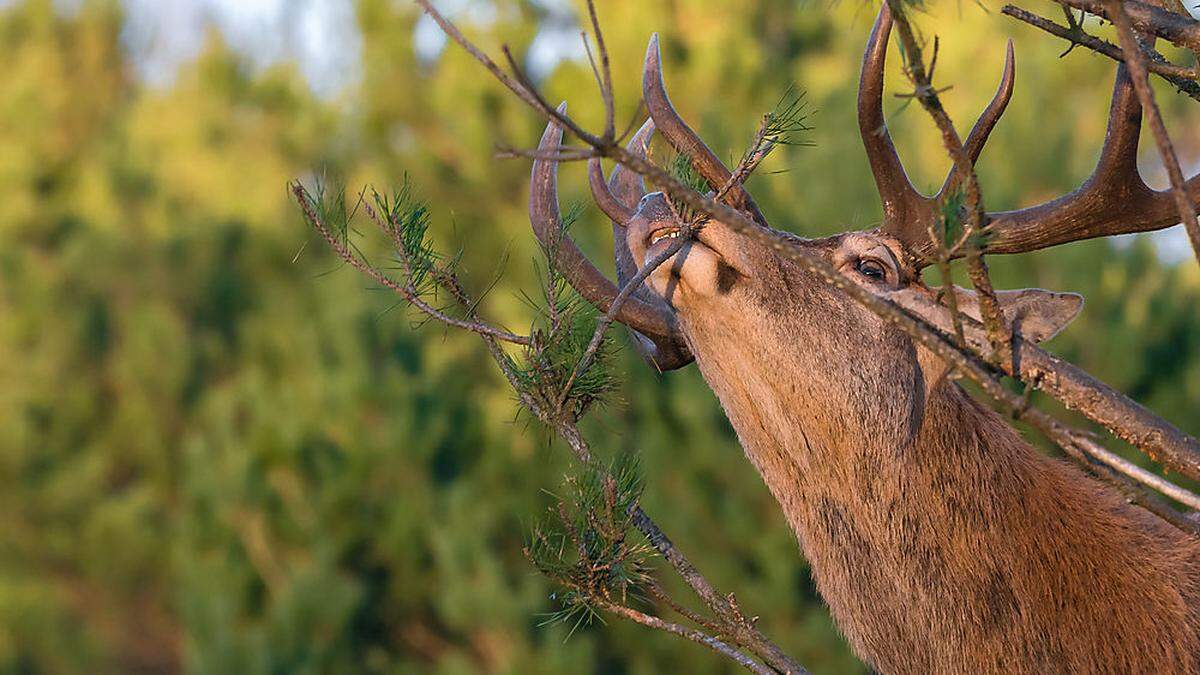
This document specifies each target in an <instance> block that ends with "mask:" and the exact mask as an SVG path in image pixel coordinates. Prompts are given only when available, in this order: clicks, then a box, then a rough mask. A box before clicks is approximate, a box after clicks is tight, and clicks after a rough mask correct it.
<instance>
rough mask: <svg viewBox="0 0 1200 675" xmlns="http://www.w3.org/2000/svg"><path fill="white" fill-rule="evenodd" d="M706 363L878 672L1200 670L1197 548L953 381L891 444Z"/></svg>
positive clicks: (827, 595)
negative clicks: (1033, 442) (1039, 445)
mask: <svg viewBox="0 0 1200 675" xmlns="http://www.w3.org/2000/svg"><path fill="white" fill-rule="evenodd" d="M700 365H701V368H702V370H704V372H705V377H706V378H707V379H708V380H709V382H710V385H713V387H714V390H715V391H716V392H717V394H718V396H719V398H720V399H721V402H722V405H723V406H724V407H725V410H726V412H727V414H728V415H729V418H730V421H731V422H732V424H733V426H734V428H735V429H736V430H737V433H738V436H739V439H740V441H741V443H742V446H743V448H744V450H745V452H746V455H747V457H748V458H749V459H750V460H751V462H752V463H754V465H755V466H756V468H757V469H758V471H759V473H760V474H761V475H762V477H763V480H764V481H765V482H766V484H767V486H768V488H769V489H770V490H771V492H772V493H773V494H774V496H775V498H776V499H777V500H778V501H779V503H780V505H781V506H782V508H783V510H784V512H785V514H786V516H787V519H788V521H789V522H790V524H791V526H792V529H793V530H794V531H795V533H796V536H797V539H798V541H799V543H800V546H801V548H802V550H803V552H804V554H805V556H806V557H807V558H808V560H809V563H810V565H811V567H812V571H813V575H814V577H815V580H816V584H817V588H818V589H819V591H820V592H821V595H822V597H823V598H824V599H825V601H826V602H827V603H828V604H829V607H830V611H831V612H832V614H833V616H834V619H835V620H836V621H837V623H838V625H839V628H840V629H841V630H842V631H843V633H845V635H846V636H847V638H848V639H849V640H850V642H851V644H852V645H853V646H854V647H855V650H856V651H857V652H858V654H859V655H860V656H861V657H863V658H864V659H865V660H867V661H868V662H869V663H870V664H871V665H872V666H873V667H875V668H876V669H877V670H879V671H881V672H1045V671H1056V672H1057V671H1065V672H1098V671H1118V672H1193V671H1196V670H1197V669H1200V616H1198V614H1197V611H1198V610H1200V562H1198V561H1200V555H1198V548H1197V545H1196V543H1195V541H1193V540H1192V539H1190V538H1188V537H1186V536H1184V535H1183V534H1182V533H1180V532H1178V531H1177V530H1175V529H1173V528H1171V527H1169V526H1167V525H1165V524H1164V523H1162V522H1160V521H1159V520H1158V519H1157V518H1155V517H1153V516H1150V515H1149V514H1148V513H1146V512H1144V511H1142V510H1141V509H1138V508H1136V507H1132V506H1129V505H1127V504H1125V503H1124V502H1123V501H1122V500H1121V499H1120V498H1119V497H1118V496H1117V495H1116V494H1115V493H1114V492H1112V491H1111V490H1109V489H1108V488H1106V487H1104V486H1101V485H1099V484H1098V483H1096V482H1094V481H1093V480H1091V479H1090V478H1087V477H1085V476H1084V475H1082V473H1081V472H1080V471H1078V470H1077V469H1076V468H1074V467H1073V466H1070V465H1067V464H1065V463H1063V462H1060V461H1058V460H1053V459H1050V458H1047V457H1044V456H1043V455H1041V454H1039V453H1038V452H1037V451H1035V450H1034V449H1033V448H1032V447H1030V446H1029V445H1028V444H1027V443H1025V442H1024V441H1023V440H1022V439H1021V438H1020V437H1019V436H1018V435H1017V434H1016V433H1015V432H1014V431H1013V430H1012V429H1011V428H1010V427H1009V426H1008V424H1006V423H1005V422H1004V420H1002V419H1001V418H1000V417H999V416H998V415H997V414H996V413H994V412H993V411H991V410H990V409H988V408H986V407H984V406H982V405H980V404H979V403H977V402H976V401H974V400H973V399H972V398H971V397H970V396H969V395H967V394H966V393H965V392H964V391H963V390H962V389H961V388H959V387H958V386H957V385H956V384H954V383H952V382H947V381H943V382H942V383H940V384H939V385H938V386H936V387H935V388H934V389H933V390H932V391H931V392H930V394H929V397H928V400H927V401H926V403H925V414H924V417H923V419H921V420H919V421H916V422H915V424H919V428H918V429H915V430H914V432H913V433H912V434H911V435H909V436H908V438H906V439H904V440H902V441H901V442H895V441H894V440H892V441H889V439H887V438H881V437H880V436H879V435H875V436H871V435H869V434H866V433H863V430H861V429H857V428H855V425H854V424H853V423H848V421H847V420H845V419H836V418H826V417H825V416H824V415H823V414H822V413H820V412H819V411H817V412H812V411H810V410H808V409H801V410H797V407H796V405H795V402H796V401H801V400H805V397H806V395H808V394H809V392H803V391H798V389H801V390H802V389H803V387H804V386H805V385H804V384H803V383H800V382H797V383H787V384H782V383H780V382H779V380H781V379H783V378H778V377H776V378H774V379H773V380H772V381H767V380H763V379H761V378H756V376H755V374H754V373H755V372H762V369H748V370H750V371H752V372H747V369H739V372H734V369H726V368H721V367H714V365H713V364H712V363H711V362H710V363H708V364H706V363H704V360H703V357H701V363H700ZM718 371H719V372H718ZM807 400H818V401H819V400H821V399H820V398H816V399H813V398H808V399H807ZM800 407H801V408H808V407H810V406H800Z"/></svg>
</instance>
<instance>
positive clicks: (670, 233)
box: [649, 225, 683, 246]
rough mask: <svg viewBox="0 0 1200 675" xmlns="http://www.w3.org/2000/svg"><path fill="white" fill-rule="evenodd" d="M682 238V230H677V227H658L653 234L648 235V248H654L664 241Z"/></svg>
mask: <svg viewBox="0 0 1200 675" xmlns="http://www.w3.org/2000/svg"><path fill="white" fill-rule="evenodd" d="M682 236H683V230H681V229H679V228H678V227H675V226H674V225H672V226H669V227H660V228H658V229H657V230H654V231H653V232H651V233H650V237H649V242H650V246H654V245H655V244H657V243H658V242H660V241H664V240H668V239H678V238H680V237H682Z"/></svg>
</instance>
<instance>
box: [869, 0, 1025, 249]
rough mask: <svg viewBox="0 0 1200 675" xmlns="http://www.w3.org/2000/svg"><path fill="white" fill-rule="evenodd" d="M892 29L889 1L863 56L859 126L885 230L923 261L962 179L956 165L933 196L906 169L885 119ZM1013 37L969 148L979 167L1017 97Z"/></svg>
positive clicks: (972, 160)
mask: <svg viewBox="0 0 1200 675" xmlns="http://www.w3.org/2000/svg"><path fill="white" fill-rule="evenodd" d="M891 32H892V14H891V10H889V9H888V5H887V3H886V2H885V3H883V7H882V8H880V10H879V16H878V17H877V18H876V19H875V26H874V27H873V28H872V29H871V37H870V38H869V39H868V40H867V50H866V53H865V54H864V55H863V66H862V75H861V77H860V79H859V86H858V130H859V133H860V134H861V135H862V140H863V145H864V146H865V147H866V150H867V160H868V161H869V162H870V164H871V174H872V175H873V176H874V177H875V187H876V188H877V189H878V190H879V197H880V199H881V200H882V201H883V224H882V225H881V229H882V230H883V231H884V232H887V233H888V234H891V235H892V236H894V237H896V238H897V239H899V240H900V241H902V242H903V243H904V244H905V246H906V247H908V248H909V250H910V251H912V252H913V253H914V254H915V255H916V256H917V258H918V259H926V258H927V257H928V254H929V252H930V250H931V249H932V247H933V242H931V241H929V230H928V227H927V225H928V223H929V222H930V220H931V219H932V218H934V217H936V214H937V205H938V202H939V201H940V200H941V199H942V197H944V196H945V195H946V193H947V191H948V190H953V189H955V188H956V187H957V184H958V181H959V180H961V177H959V176H957V175H956V172H955V171H954V170H953V169H951V171H950V174H949V175H948V176H946V180H945V181H944V182H943V183H942V188H941V190H939V191H938V193H937V195H935V196H933V197H926V196H925V195H922V194H921V193H920V192H919V191H917V189H916V188H915V187H913V184H912V181H910V180H909V179H908V175H907V174H906V173H905V172H904V164H903V163H902V162H901V161H900V155H899V153H897V152H896V146H895V145H894V144H893V143H892V136H891V134H890V133H889V132H888V128H887V122H886V121H884V117H883V68H884V64H885V63H886V60H887V45H888V37H889V36H890V35H891ZM1013 61H1014V57H1013V45H1012V40H1009V41H1008V47H1007V51H1006V53H1005V59H1004V74H1003V76H1002V77H1001V78H1000V86H999V87H998V88H997V89H996V95H995V96H993V97H992V100H991V102H990V103H988V106H987V108H985V109H984V111H983V113H982V114H981V115H980V116H979V120H978V121H976V122H975V126H974V127H972V128H971V133H970V134H968V135H967V140H966V143H964V145H963V149H964V150H965V151H966V154H967V158H968V159H969V160H970V161H971V164H972V165H974V164H975V161H976V160H978V159H979V155H980V154H981V153H982V152H983V147H984V145H985V144H986V143H987V139H988V136H989V135H991V133H992V129H994V128H995V127H996V123H997V122H998V121H999V120H1000V116H1001V115H1003V114H1004V109H1005V108H1006V107H1008V102H1009V100H1011V99H1012V92H1013V84H1014V80H1015V72H1016V68H1015V66H1014V63H1013Z"/></svg>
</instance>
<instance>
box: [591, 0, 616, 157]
mask: <svg viewBox="0 0 1200 675" xmlns="http://www.w3.org/2000/svg"><path fill="white" fill-rule="evenodd" d="M587 8H588V16H589V17H591V20H592V33H594V34H595V36H596V49H597V50H598V51H599V52H600V71H601V73H602V74H603V76H604V79H603V80H602V81H600V82H599V85H600V97H601V98H602V99H604V135H603V136H602V138H603V139H604V140H606V141H612V140H614V136H615V135H616V133H617V129H616V110H615V104H614V101H613V85H612V68H611V67H610V66H609V64H608V47H606V46H605V44H604V31H602V30H600V19H599V18H597V16H596V3H595V0H587ZM590 55H591V53H590V51H589V56H590ZM594 67H595V64H593V68H594Z"/></svg>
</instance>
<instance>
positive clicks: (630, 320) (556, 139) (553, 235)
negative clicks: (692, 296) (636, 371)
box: [529, 103, 691, 370]
mask: <svg viewBox="0 0 1200 675" xmlns="http://www.w3.org/2000/svg"><path fill="white" fill-rule="evenodd" d="M566 109H567V104H566V103H563V104H562V105H560V106H559V108H558V110H559V112H562V113H565V112H566ZM562 136H563V130H562V127H560V126H558V124H556V123H555V122H554V121H553V120H551V121H550V123H549V124H548V125H547V126H546V131H545V133H543V134H542V140H541V142H540V143H539V144H538V152H539V153H540V154H541V155H545V154H547V153H551V152H554V151H556V150H558V148H559V147H560V145H561V144H562ZM561 222H562V221H561V217H560V215H559V211H558V162H556V161H554V160H552V159H544V158H542V157H540V156H539V157H538V158H537V159H534V161H533V173H532V176H531V177H530V185H529V223H530V225H532V226H533V232H534V234H535V235H536V236H537V238H538V240H539V241H540V242H541V243H542V246H544V247H546V249H547V250H549V251H555V252H556V253H555V255H556V262H557V264H558V266H559V269H560V270H562V273H563V276H564V277H565V278H566V280H567V283H569V284H571V287H572V288H574V289H575V290H576V291H577V292H578V293H579V295H581V296H583V298H584V299H585V300H587V301H588V302H589V303H591V304H592V305H593V306H594V307H596V308H597V309H599V310H600V311H601V312H607V311H608V310H609V308H610V307H611V306H612V302H613V300H614V299H615V298H616V297H617V293H618V290H617V287H616V286H615V285H613V283H612V281H610V280H609V279H608V277H606V276H604V274H603V273H602V272H600V270H598V269H596V266H595V265H593V264H592V263H591V262H590V261H589V260H588V259H587V256H585V255H584V254H583V252H582V251H580V250H579V247H578V246H576V245H575V242H574V241H572V239H571V238H570V237H569V236H567V234H566V233H565V232H563V230H562V225H561ZM616 319H617V321H619V322H621V323H623V324H625V325H627V326H629V327H630V328H633V329H634V330H636V331H637V332H639V333H641V334H642V335H644V336H646V337H647V338H648V340H649V341H651V342H652V346H653V348H654V353H653V360H654V362H655V364H656V365H657V366H658V367H659V368H660V369H662V370H670V369H673V368H679V367H681V366H683V365H686V364H687V363H689V362H690V360H691V354H690V352H688V350H687V347H686V345H685V343H684V339H683V334H682V333H681V332H680V331H679V327H678V324H677V322H676V321H675V317H674V316H673V315H671V314H670V313H668V312H666V311H664V310H663V309H662V308H661V307H655V306H653V305H650V304H647V303H646V302H644V301H642V300H640V299H639V298H636V297H630V298H627V299H626V300H625V303H624V304H623V305H621V308H620V311H619V312H618V313H617V316H616Z"/></svg>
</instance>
